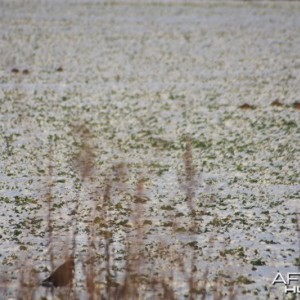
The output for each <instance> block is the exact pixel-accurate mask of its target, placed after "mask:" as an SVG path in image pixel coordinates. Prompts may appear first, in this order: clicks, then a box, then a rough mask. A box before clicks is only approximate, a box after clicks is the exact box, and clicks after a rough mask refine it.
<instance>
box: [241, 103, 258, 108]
mask: <svg viewBox="0 0 300 300" xmlns="http://www.w3.org/2000/svg"><path fill="white" fill-rule="evenodd" d="M239 108H240V109H255V106H254V105H251V104H248V103H244V104H242V105H240V106H239Z"/></svg>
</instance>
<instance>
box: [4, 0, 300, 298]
mask: <svg viewBox="0 0 300 300" xmlns="http://www.w3.org/2000/svg"><path fill="white" fill-rule="evenodd" d="M299 16H300V3H297V2H284V1H282V2H253V1H249V2H238V1H235V2H231V1H224V2H202V1H201V2H200V1H199V2H189V3H185V4H184V5H183V4H182V3H173V4H163V3H160V4H159V3H156V4H151V3H147V4H146V2H145V3H144V4H142V3H141V2H130V3H129V2H128V3H122V2H111V3H110V4H105V3H97V2H96V1H79V0H78V1H69V0H67V1H55V2H54V1H34V0H32V1H31V0H27V1H8V0H6V1H1V3H0V36H1V43H0V54H1V60H0V129H1V131H0V145H1V146H0V151H1V160H0V193H1V198H0V201H1V202H0V203H1V212H0V214H1V223H0V234H1V247H0V264H1V270H2V271H3V272H4V273H5V272H6V273H8V274H9V272H10V271H11V270H13V269H14V268H15V265H16V264H18V263H17V262H19V263H22V261H24V259H25V258H27V259H28V258H30V260H31V261H32V262H34V263H35V265H36V268H37V270H38V271H39V272H40V277H41V278H43V277H44V276H45V275H46V273H43V270H44V266H45V265H48V264H49V261H48V256H47V253H46V247H45V229H46V221H45V206H46V204H45V201H44V200H43V199H44V195H45V186H46V183H47V174H48V165H49V151H50V150H49V149H50V148H51V147H52V154H51V155H52V161H53V165H54V170H53V172H54V186H53V193H54V196H55V202H56V204H57V209H59V210H60V211H61V213H62V214H67V212H68V207H70V205H71V204H70V203H72V200H73V199H74V197H76V182H78V181H77V179H76V178H77V177H76V174H75V173H74V171H73V168H72V164H71V163H70V160H71V157H72V154H73V152H74V139H73V137H72V125H73V124H74V123H85V124H87V125H88V126H89V127H90V128H91V131H92V134H93V137H94V146H95V148H96V150H95V151H96V153H97V164H96V168H97V170H98V173H99V177H98V179H99V186H100V187H102V186H103V182H104V180H105V178H106V177H107V176H108V177H109V176H113V175H110V174H111V173H112V172H111V171H110V170H111V168H112V166H114V165H115V164H117V163H120V162H124V163H125V164H126V165H127V167H128V169H129V173H130V179H129V183H128V186H127V187H125V188H128V190H130V189H134V184H135V182H136V180H137V178H140V177H143V178H144V179H145V182H146V194H147V199H148V201H147V203H146V204H145V209H146V212H145V219H147V220H148V219H149V220H151V222H152V224H153V228H152V231H151V233H150V234H149V236H148V237H147V239H148V240H147V242H148V243H149V245H150V244H151V243H152V242H153V243H155V242H156V241H157V240H158V239H160V238H161V237H163V236H164V235H166V236H167V234H168V228H167V226H165V224H164V220H165V219H166V218H168V216H169V217H170V216H172V214H170V211H169V210H168V209H162V208H164V207H166V206H168V205H170V207H172V208H174V210H175V211H176V212H181V215H182V219H181V221H182V228H184V227H187V226H188V224H186V223H185V217H186V216H187V211H186V204H185V203H184V197H183V195H182V192H181V191H180V189H179V184H178V182H177V178H178V174H179V173H180V172H181V169H182V154H183V148H184V138H183V137H184V135H186V134H188V135H189V136H190V137H191V141H192V145H193V155H194V163H195V164H196V165H197V168H198V170H199V172H201V176H200V180H199V187H198V194H197V205H203V203H204V202H205V205H206V206H207V207H206V209H205V215H204V217H203V219H201V222H200V223H199V224H200V225H199V235H198V236H197V237H196V240H197V244H198V250H199V257H200V260H201V261H202V263H203V266H209V269H210V272H211V274H210V278H214V277H216V276H217V275H218V274H219V275H220V272H221V271H224V269H230V272H231V273H232V275H233V276H235V277H238V276H243V280H240V281H241V282H238V284H239V285H241V290H242V291H243V292H244V296H243V298H247V297H248V298H249V299H253V298H255V297H256V298H258V299H265V298H266V297H267V296H268V295H269V296H270V298H271V299H275V297H276V296H279V298H282V291H283V287H282V286H281V287H279V286H275V287H273V288H271V282H272V280H273V278H274V276H275V275H276V272H277V271H278V270H280V271H282V272H283V273H284V274H285V273H286V272H292V271H297V266H296V265H297V261H296V258H297V257H298V256H299V246H298V245H299V244H298V238H297V232H296V212H297V208H298V206H299V204H298V201H299V198H300V185H299V172H300V165H299V151H300V128H299V110H297V109H296V108H295V107H294V106H293V103H294V102H296V101H298V102H299V101H300V50H299V49H300V17H299ZM14 68H15V69H18V70H19V72H16V71H17V70H15V72H12V69H14ZM24 70H28V71H29V74H23V73H27V72H26V71H25V72H24ZM276 99H278V100H279V101H280V102H281V103H282V104H283V105H282V106H279V107H275V106H271V103H272V102H273V101H274V100H276ZM245 103H248V104H250V105H253V106H255V109H249V110H243V109H240V108H239V106H240V105H242V104H245ZM82 193H85V192H82ZM86 198H88V197H83V196H82V199H86ZM204 199H206V200H205V201H204ZM114 201H115V202H116V203H122V201H123V200H122V198H118V195H116V196H115V198H114ZM88 205H89V204H88V203H87V204H84V205H83V207H85V208H86V207H88ZM83 207H82V212H81V213H82V219H84V218H87V217H88V214H89V213H90V211H89V210H86V211H85V209H84V208H83ZM150 207H151V208H153V209H148V208H150ZM171 212H172V211H171ZM116 214H117V213H116ZM186 219H188V218H186ZM67 220H68V217H67V216H64V217H61V215H60V217H59V216H58V217H57V226H58V227H59V226H61V227H62V228H64V227H65V226H66V225H65V223H66V222H67ZM181 221H180V222H181ZM187 222H188V221H187ZM115 230H116V232H119V234H120V238H122V228H117V226H116V229H115ZM212 237H213V242H212V241H211V240H212ZM177 238H178V239H180V236H179V237H177ZM82 240H84V234H82ZM224 257H226V259H224ZM223 263H224V264H223ZM225 264H226V265H225ZM228 264H229V266H228ZM298 264H299V260H298ZM16 276H17V273H14V274H13V275H12V276H11V277H12V279H13V280H12V281H14V279H15V278H16ZM245 278H246V279H247V280H246V279H245ZM15 281H16V280H15ZM241 297H242V296H241Z"/></svg>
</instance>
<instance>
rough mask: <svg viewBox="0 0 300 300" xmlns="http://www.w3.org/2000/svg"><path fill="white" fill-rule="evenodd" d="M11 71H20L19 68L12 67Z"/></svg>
mask: <svg viewBox="0 0 300 300" xmlns="http://www.w3.org/2000/svg"><path fill="white" fill-rule="evenodd" d="M11 72H12V73H19V69H17V68H12V69H11Z"/></svg>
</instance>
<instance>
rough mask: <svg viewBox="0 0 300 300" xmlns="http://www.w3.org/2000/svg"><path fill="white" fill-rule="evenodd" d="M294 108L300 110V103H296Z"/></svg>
mask: <svg viewBox="0 0 300 300" xmlns="http://www.w3.org/2000/svg"><path fill="white" fill-rule="evenodd" d="M293 107H294V108H295V109H298V110H300V102H299V101H296V102H294V103H293Z"/></svg>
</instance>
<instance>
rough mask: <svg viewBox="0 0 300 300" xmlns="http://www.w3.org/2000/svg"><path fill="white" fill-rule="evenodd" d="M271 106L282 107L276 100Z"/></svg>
mask: <svg viewBox="0 0 300 300" xmlns="http://www.w3.org/2000/svg"><path fill="white" fill-rule="evenodd" d="M271 106H277V107H281V106H283V104H282V103H281V102H280V101H279V100H278V99H276V100H274V101H273V102H272V103H271Z"/></svg>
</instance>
